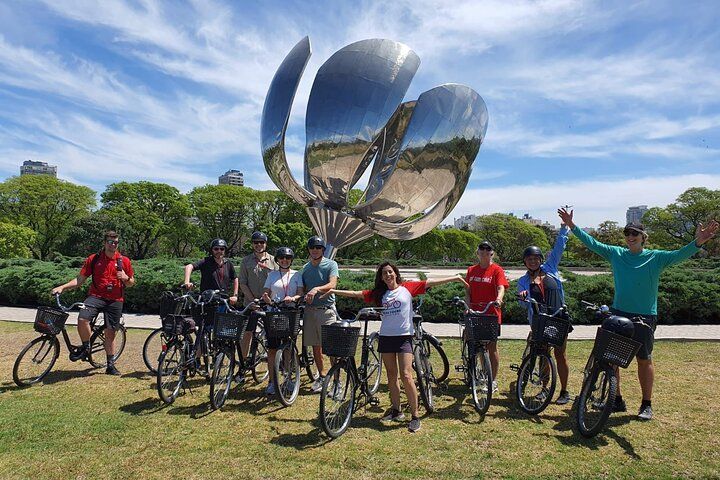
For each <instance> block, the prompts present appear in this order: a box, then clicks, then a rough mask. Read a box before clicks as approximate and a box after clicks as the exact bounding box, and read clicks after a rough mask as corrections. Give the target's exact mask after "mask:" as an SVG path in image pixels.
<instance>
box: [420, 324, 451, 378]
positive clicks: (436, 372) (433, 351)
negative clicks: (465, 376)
mask: <svg viewBox="0 0 720 480" xmlns="http://www.w3.org/2000/svg"><path fill="white" fill-rule="evenodd" d="M423 343H424V344H425V350H426V351H427V352H428V354H429V359H430V363H431V364H432V367H433V368H432V371H433V376H434V377H435V383H442V382H444V381H445V380H447V378H448V375H449V374H450V362H449V361H448V358H447V355H446V354H445V350H443V348H442V345H440V341H439V340H438V339H437V338H435V337H433V336H432V335H430V334H427V333H426V334H425V335H423Z"/></svg>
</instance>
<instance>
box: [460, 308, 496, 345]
mask: <svg viewBox="0 0 720 480" xmlns="http://www.w3.org/2000/svg"><path fill="white" fill-rule="evenodd" d="M463 320H464V322H465V335H466V337H465V338H467V340H468V342H470V343H471V344H477V343H486V342H494V341H496V340H497V339H498V337H499V336H500V324H499V323H498V317H497V315H480V314H477V313H468V314H465V316H464V318H463Z"/></svg>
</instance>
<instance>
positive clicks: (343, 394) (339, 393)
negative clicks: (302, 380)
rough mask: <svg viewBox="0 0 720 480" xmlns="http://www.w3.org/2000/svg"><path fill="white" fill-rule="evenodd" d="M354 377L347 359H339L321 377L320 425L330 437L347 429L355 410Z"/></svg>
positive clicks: (338, 434) (334, 436)
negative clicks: (323, 376) (322, 377)
mask: <svg viewBox="0 0 720 480" xmlns="http://www.w3.org/2000/svg"><path fill="white" fill-rule="evenodd" d="M355 388H356V384H355V377H354V375H353V374H352V373H351V372H350V366H349V361H347V360H341V361H339V362H338V363H336V364H335V365H333V366H332V368H331V369H330V371H329V372H328V374H327V375H326V376H325V378H324V379H323V384H322V390H321V391H320V425H321V426H322V429H323V431H324V432H325V433H326V434H327V435H328V436H329V437H331V438H337V437H339V436H340V435H342V434H343V433H345V431H346V430H347V429H348V427H349V426H350V421H351V420H352V416H353V413H354V411H355Z"/></svg>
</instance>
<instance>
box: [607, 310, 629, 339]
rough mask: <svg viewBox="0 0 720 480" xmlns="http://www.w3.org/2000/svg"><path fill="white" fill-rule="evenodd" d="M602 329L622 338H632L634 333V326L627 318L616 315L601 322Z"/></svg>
mask: <svg viewBox="0 0 720 480" xmlns="http://www.w3.org/2000/svg"><path fill="white" fill-rule="evenodd" d="M601 326H602V328H604V329H605V330H610V331H611V332H614V333H617V334H618V335H622V336H623V337H628V338H632V336H633V334H634V333H635V325H633V322H632V321H631V320H630V319H629V318H625V317H620V316H618V315H610V316H609V317H607V318H606V319H605V320H603V322H602V325H601Z"/></svg>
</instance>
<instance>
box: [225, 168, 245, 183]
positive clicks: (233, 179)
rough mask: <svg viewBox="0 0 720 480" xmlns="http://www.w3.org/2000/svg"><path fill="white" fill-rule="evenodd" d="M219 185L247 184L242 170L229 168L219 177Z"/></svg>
mask: <svg viewBox="0 0 720 480" xmlns="http://www.w3.org/2000/svg"><path fill="white" fill-rule="evenodd" d="M218 185H234V186H236V187H242V186H244V185H245V180H244V179H243V174H242V172H241V171H240V170H228V171H227V172H225V173H223V174H222V175H220V176H219V177H218Z"/></svg>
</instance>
